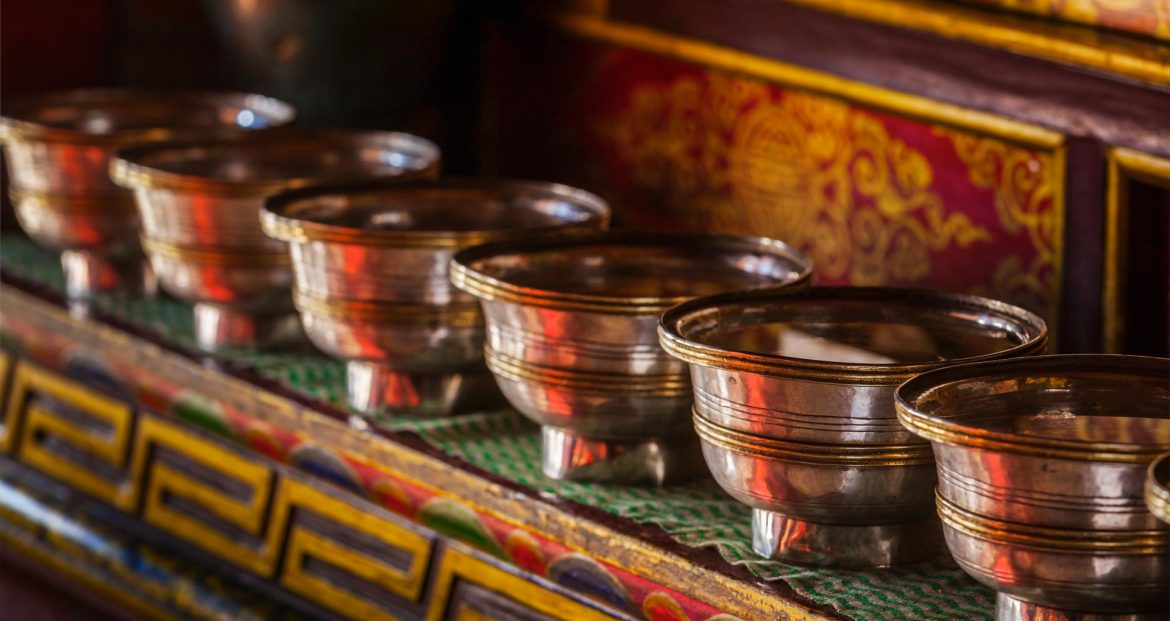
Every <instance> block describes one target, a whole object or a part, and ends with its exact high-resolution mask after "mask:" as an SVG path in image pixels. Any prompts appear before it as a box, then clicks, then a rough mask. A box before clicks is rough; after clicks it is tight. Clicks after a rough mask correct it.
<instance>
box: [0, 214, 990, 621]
mask: <svg viewBox="0 0 1170 621" xmlns="http://www.w3.org/2000/svg"><path fill="white" fill-rule="evenodd" d="M0 266H3V268H4V269H5V270H9V271H11V272H12V273H15V274H19V275H21V276H23V277H25V278H29V279H33V280H35V281H37V282H40V283H42V284H44V285H48V286H50V287H54V288H56V289H58V290H63V287H64V279H63V277H62V274H61V270H60V264H59V261H58V260H57V257H56V256H55V255H54V254H53V253H50V252H48V251H46V250H44V249H41V248H39V247H38V246H36V245H35V244H33V243H32V242H31V241H29V240H28V239H26V238H24V237H21V236H17V235H14V234H5V235H3V236H2V237H0ZM96 304H97V305H99V306H100V307H101V308H103V309H104V310H106V311H108V312H110V313H112V314H114V315H117V316H118V317H121V318H122V319H124V320H126V321H129V322H132V323H134V324H137V325H139V326H143V327H146V328H150V329H152V330H154V331H155V332H157V333H158V334H160V335H162V336H163V337H165V338H167V339H170V340H172V341H175V342H178V343H180V344H182V345H185V346H187V347H189V348H191V349H195V341H194V334H193V332H192V317H191V310H190V307H189V306H187V305H185V304H183V303H181V302H177V301H175V300H173V299H171V298H168V297H158V298H140V297H138V298H136V297H124V296H109V297H106V298H103V299H100V300H97V301H96ZM233 359H236V360H241V361H245V362H248V363H250V364H252V365H253V366H254V367H256V368H257V369H258V370H259V371H260V372H261V373H262V374H264V375H266V376H267V377H270V378H272V379H275V380H278V381H280V382H282V383H284V384H285V385H287V386H289V387H290V388H293V389H295V390H298V391H301V392H304V393H308V394H311V395H313V396H314V397H317V398H319V399H321V400H323V401H327V402H329V403H331V404H333V405H335V406H339V407H342V408H344V407H346V406H345V368H344V365H343V364H342V363H340V362H338V361H336V360H332V359H330V358H328V357H326V356H325V355H324V354H317V353H309V354H274V353H265V354H253V355H237V356H233ZM382 424H383V425H385V426H387V427H389V428H391V429H395V430H410V431H414V432H416V433H418V434H419V435H421V436H422V437H424V438H426V439H427V440H428V441H430V442H432V443H434V444H435V445H437V446H439V447H440V448H442V449H443V450H444V451H446V452H448V453H450V454H453V455H458V456H460V457H462V458H464V459H466V460H467V461H469V462H471V463H472V464H475V465H476V466H478V467H480V468H483V469H485V470H488V471H490V472H493V473H496V474H498V475H500V476H503V477H506V478H508V479H511V480H513V481H517V482H519V483H522V484H524V485H527V486H529V487H533V488H536V489H538V490H541V491H545V492H552V493H555V494H557V495H558V496H560V497H562V498H567V499H570V500H574V501H576V502H579V503H582V504H585V505H589V506H592V507H597V508H600V509H603V510H606V511H609V512H610V513H613V514H615V515H620V516H623V517H626V518H629V519H631V520H634V521H636V522H642V523H646V522H649V523H653V524H657V525H658V526H660V527H662V528H663V529H664V530H665V531H666V532H667V533H669V534H670V535H671V536H672V537H674V538H675V539H677V540H678V541H680V542H682V543H684V544H686V545H689V546H695V547H701V546H714V547H715V548H716V549H717V550H718V551H719V553H720V554H721V555H722V556H723V558H725V559H727V560H728V561H729V562H731V563H735V564H739V565H744V566H746V567H747V568H748V569H749V570H750V571H751V572H752V573H753V574H755V575H757V576H759V577H760V578H762V579H765V580H783V581H784V582H786V583H788V584H789V585H790V586H791V587H792V588H793V589H794V590H795V591H796V592H798V593H800V594H801V595H804V596H805V597H807V598H808V599H810V600H812V601H814V602H817V603H820V604H828V605H831V606H833V607H834V608H836V609H837V610H839V611H841V612H842V613H844V614H845V615H847V616H849V617H851V618H855V619H858V620H859V621H902V620H904V619H922V620H927V619H932V620H934V619H936V620H939V621H951V620H952V619H956V618H959V619H972V620H974V619H985V620H987V621H990V620H991V619H992V618H993V616H994V615H993V609H994V597H995V594H994V593H993V592H992V591H991V590H989V589H986V588H984V587H982V586H980V585H979V584H977V583H976V582H975V581H974V580H972V579H970V578H968V577H967V576H966V575H965V574H964V573H963V572H962V571H961V570H959V569H958V568H957V567H955V566H954V565H953V564H951V563H950V562H946V561H936V562H931V563H922V564H918V565H913V566H910V567H905V568H898V569H893V570H881V571H877V570H870V571H846V570H836V569H813V568H807V567H798V566H794V565H786V564H783V563H779V562H776V561H768V560H762V559H760V558H759V557H758V556H756V555H755V554H754V553H753V552H752V550H751V516H750V512H749V510H748V509H747V507H745V506H743V505H741V504H739V503H737V502H735V501H734V500H732V499H731V498H730V497H728V496H727V495H726V494H724V493H723V492H722V491H721V490H720V489H719V488H718V486H716V485H715V483H714V482H712V481H709V480H708V481H703V482H697V483H691V484H687V485H678V486H674V487H667V488H663V489H645V488H634V487H620V486H609V485H599V484H583V483H565V482H559V481H552V480H549V479H547V478H545V477H544V476H543V475H542V474H541V472H540V435H539V432H538V429H537V427H536V426H535V425H533V424H531V423H530V422H528V421H527V420H526V419H525V418H523V417H522V416H520V415H519V414H517V413H516V412H513V411H510V410H505V411H499V412H484V413H479V414H471V415H468V416H461V417H453V418H446V419H437V420H410V419H395V420H388V421H384V422H383V423H382Z"/></svg>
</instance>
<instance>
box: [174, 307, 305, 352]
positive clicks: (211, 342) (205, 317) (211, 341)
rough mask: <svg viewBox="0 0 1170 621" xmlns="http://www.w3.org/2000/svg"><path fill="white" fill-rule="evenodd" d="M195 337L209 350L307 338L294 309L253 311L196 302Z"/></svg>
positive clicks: (243, 348)
mask: <svg viewBox="0 0 1170 621" xmlns="http://www.w3.org/2000/svg"><path fill="white" fill-rule="evenodd" d="M194 311H195V341H196V343H198V345H199V348H200V349H202V350H203V351H206V352H212V353H219V352H231V351H252V350H257V349H261V348H264V347H270V346H274V345H280V344H285V343H289V342H294V341H298V340H301V339H303V338H304V331H303V330H302V329H301V321H300V318H299V317H298V316H297V315H296V314H294V313H279V314H275V315H252V314H249V313H243V312H240V311H237V310H233V309H230V308H225V307H223V306H215V305H212V304H196V305H195V308H194Z"/></svg>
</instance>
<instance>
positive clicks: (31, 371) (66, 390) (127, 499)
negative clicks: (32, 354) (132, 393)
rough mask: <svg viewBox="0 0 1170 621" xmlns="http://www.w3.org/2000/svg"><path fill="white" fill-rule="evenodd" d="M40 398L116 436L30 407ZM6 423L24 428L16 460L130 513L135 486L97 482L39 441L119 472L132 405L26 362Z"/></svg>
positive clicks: (15, 384) (14, 387)
mask: <svg viewBox="0 0 1170 621" xmlns="http://www.w3.org/2000/svg"><path fill="white" fill-rule="evenodd" d="M38 393H40V394H44V395H46V396H49V397H52V398H54V399H57V400H59V401H62V402H64V403H65V404H67V405H69V406H71V407H74V408H76V409H78V410H81V411H82V412H84V413H85V414H86V415H89V416H92V417H93V418H96V419H99V420H102V421H104V422H105V423H107V424H109V425H110V427H111V428H112V429H113V432H112V433H111V434H110V436H109V437H104V436H102V435H98V434H95V433H93V432H91V431H89V430H86V429H84V428H82V427H79V426H78V425H76V424H74V423H73V422H71V421H69V420H66V419H63V418H60V417H58V415H57V414H56V413H54V412H53V411H51V410H48V409H46V408H43V407H40V406H38V405H36V404H35V403H32V402H30V398H31V397H32V395H34V394H38ZM21 417H23V420H21ZM7 418H8V420H9V421H11V422H12V424H14V425H15V424H19V425H20V427H21V429H20V446H19V447H17V458H18V459H19V460H20V461H22V462H24V463H26V464H28V465H29V466H32V467H34V468H36V469H38V470H41V471H43V472H45V473H46V474H48V475H50V476H52V477H54V478H56V479H59V480H61V481H63V482H65V483H67V484H69V485H71V486H73V487H76V488H77V489H79V490H81V491H83V492H85V493H87V494H89V495H91V496H94V497H95V498H98V499H100V500H102V501H104V502H107V503H109V504H111V505H114V506H115V507H118V508H119V509H122V510H124V511H127V510H129V509H130V508H131V506H132V504H133V501H134V486H133V485H131V484H130V483H129V481H128V480H127V479H125V478H123V479H122V480H120V481H111V480H110V479H107V478H104V477H101V476H98V475H97V474H95V473H94V472H92V471H91V470H89V469H88V468H87V467H86V466H85V465H83V464H79V463H76V462H72V461H69V460H67V459H63V458H62V457H61V455H58V454H55V453H52V452H49V451H46V450H44V449H43V447H42V445H41V442H39V441H38V438H39V437H41V436H43V435H45V434H51V435H53V436H56V437H58V438H60V439H62V440H65V441H67V442H68V443H69V444H71V445H73V446H74V447H76V448H78V449H80V450H81V451H83V452H85V453H87V454H89V455H92V456H94V457H96V458H98V459H101V460H102V461H105V462H108V463H109V464H111V465H112V466H114V467H115V468H119V469H121V468H122V467H123V466H124V465H125V463H126V457H127V450H128V449H129V447H130V440H131V430H132V428H133V423H134V410H133V408H132V407H131V406H130V404H128V403H124V402H122V401H119V400H117V399H113V398H111V397H107V396H105V395H103V394H101V393H99V392H96V391H94V390H91V389H89V388H88V387H86V386H83V385H81V384H78V383H76V382H74V381H72V380H69V379H66V378H65V377H62V376H60V375H57V374H56V373H53V372H51V371H48V370H46V369H43V368H40V367H37V366H35V365H33V364H32V363H30V362H28V361H21V362H19V363H18V364H17V367H16V370H15V372H14V374H13V378H12V396H11V399H10V400H9V404H8V417H7Z"/></svg>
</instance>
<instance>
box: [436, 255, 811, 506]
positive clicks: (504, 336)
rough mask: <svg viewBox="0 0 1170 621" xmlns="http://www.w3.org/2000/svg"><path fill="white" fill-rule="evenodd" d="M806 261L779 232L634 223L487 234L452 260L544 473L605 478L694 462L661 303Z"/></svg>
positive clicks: (651, 477) (805, 266) (789, 277)
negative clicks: (549, 234) (660, 326)
mask: <svg viewBox="0 0 1170 621" xmlns="http://www.w3.org/2000/svg"><path fill="white" fill-rule="evenodd" d="M810 274H811V263H810V262H809V260H808V259H807V258H806V257H805V256H804V255H802V254H800V253H799V252H798V251H796V250H794V249H792V248H791V247H789V246H788V245H786V244H784V243H783V242H779V241H775V240H770V239H762V238H750V237H731V236H719V235H669V234H651V233H639V232H622V233H609V234H599V235H592V236H578V237H575V238H573V239H565V238H544V239H537V240H530V241H524V242H513V243H505V244H492V245H490V246H481V247H478V248H473V249H470V250H467V251H464V252H461V253H459V254H458V255H456V257H455V259H454V261H453V262H452V264H451V277H452V280H453V281H454V282H455V284H456V286H458V287H459V288H460V289H462V290H464V291H467V292H469V293H471V294H473V295H475V296H477V297H479V298H481V299H482V300H483V308H484V315H485V317H486V320H487V345H486V350H487V351H486V358H487V362H488V367H489V368H490V369H491V370H492V372H493V373H494V374H495V376H496V381H497V383H498V384H499V385H500V388H501V389H502V390H503V392H504V395H505V396H506V397H507V398H508V401H509V402H510V403H512V405H513V406H515V407H516V408H517V409H519V410H520V411H521V412H522V413H524V414H525V415H526V416H528V417H529V418H531V419H533V420H535V421H536V422H538V423H540V424H541V425H542V426H544V427H545V428H546V432H545V433H544V436H543V437H544V441H545V443H544V452H543V457H544V472H545V474H546V475H548V476H550V477H553V478H562V479H588V480H601V481H610V482H619V481H620V482H650V483H662V482H664V481H666V480H668V479H671V478H685V477H688V476H693V475H694V474H695V473H696V472H701V464H699V463H698V460H696V459H694V455H695V454H696V453H697V446H696V444H697V443H696V439H695V436H694V432H693V430H692V428H691V425H690V410H691V394H690V386H689V382H688V380H687V375H686V367H685V365H683V364H682V363H680V362H678V361H676V360H674V359H672V358H671V357H670V356H667V355H666V354H665V353H664V352H663V351H662V350H661V348H660V347H659V345H658V340H657V337H656V332H655V330H656V326H657V321H658V315H659V314H660V313H661V312H662V311H663V310H665V309H666V308H669V307H670V306H672V305H674V304H676V303H678V302H681V301H683V300H686V299H689V298H691V297H694V296H696V295H701V294H706V293H712V292H719V291H729V290H739V289H745V288H754V287H779V286H803V285H804V284H806V283H807V281H808V279H809V276H810ZM550 430H556V431H555V432H554V431H550Z"/></svg>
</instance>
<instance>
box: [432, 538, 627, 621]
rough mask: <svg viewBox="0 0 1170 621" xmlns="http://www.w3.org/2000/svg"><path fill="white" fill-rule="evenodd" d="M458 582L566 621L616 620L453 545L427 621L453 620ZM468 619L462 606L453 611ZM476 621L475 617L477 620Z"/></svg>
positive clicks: (440, 573)
mask: <svg viewBox="0 0 1170 621" xmlns="http://www.w3.org/2000/svg"><path fill="white" fill-rule="evenodd" d="M456 580H466V581H468V582H470V583H472V584H476V585H479V586H481V587H483V588H485V589H488V590H490V591H495V592H496V593H498V594H500V595H502V596H504V597H506V598H508V599H510V600H512V601H514V602H516V603H517V604H519V605H521V606H524V607H525V608H528V609H529V610H534V611H536V612H539V613H542V614H544V615H547V616H549V617H552V618H554V619H563V620H564V621H593V620H596V621H612V620H613V619H615V618H616V617H614V616H612V615H608V614H606V613H604V612H602V611H601V610H598V609H597V608H594V607H592V606H589V605H586V604H584V603H582V602H579V601H577V600H575V599H573V598H570V597H569V596H567V595H564V594H562V593H557V592H556V591H550V590H549V589H548V588H547V587H545V586H542V585H539V584H537V583H535V582H533V581H531V580H529V579H528V578H525V577H524V576H522V575H519V574H514V573H511V572H509V571H506V570H504V569H502V568H500V567H497V566H496V565H493V564H491V563H489V562H487V561H485V560H483V559H480V558H478V557H477V556H475V555H474V554H473V553H472V552H470V551H469V550H467V549H465V548H464V547H463V546H462V545H461V544H451V545H449V546H447V548H446V550H445V551H444V552H443V558H442V560H441V561H440V562H439V571H438V577H437V578H436V579H435V586H434V596H433V597H432V599H431V605H430V609H429V610H428V611H427V621H440V620H441V619H447V618H451V616H453V615H452V614H449V612H448V611H449V609H450V607H451V595H452V593H453V591H454V590H455V582H456ZM451 612H453V613H456V614H458V615H459V618H467V616H468V614H469V611H466V610H464V609H463V607H460V608H459V609H457V610H455V611H451ZM473 618H474V617H473Z"/></svg>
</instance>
